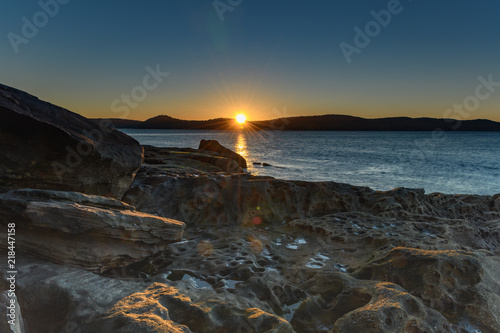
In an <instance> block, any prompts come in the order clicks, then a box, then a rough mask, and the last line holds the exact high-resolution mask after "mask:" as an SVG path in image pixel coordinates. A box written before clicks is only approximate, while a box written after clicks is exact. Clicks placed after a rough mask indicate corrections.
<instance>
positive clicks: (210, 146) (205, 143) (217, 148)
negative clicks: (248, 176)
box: [198, 140, 247, 169]
mask: <svg viewBox="0 0 500 333" xmlns="http://www.w3.org/2000/svg"><path fill="white" fill-rule="evenodd" d="M198 149H199V150H208V151H213V152H216V153H219V154H221V155H222V156H224V157H227V158H230V159H232V160H235V161H236V162H237V163H238V165H239V166H240V167H242V168H243V169H246V168H247V161H246V160H245V159H244V158H243V156H241V155H240V154H237V153H235V152H233V151H232V150H229V149H227V148H226V147H224V146H222V145H221V144H220V143H219V142H218V141H217V140H201V142H200V146H199V147H198Z"/></svg>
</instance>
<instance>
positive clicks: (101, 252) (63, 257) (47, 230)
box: [0, 190, 184, 272]
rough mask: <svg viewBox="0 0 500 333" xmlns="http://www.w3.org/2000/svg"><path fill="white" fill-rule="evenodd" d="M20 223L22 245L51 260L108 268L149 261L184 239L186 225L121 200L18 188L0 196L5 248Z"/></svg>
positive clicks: (19, 243) (18, 239)
mask: <svg viewBox="0 0 500 333" xmlns="http://www.w3.org/2000/svg"><path fill="white" fill-rule="evenodd" d="M8 223H15V224H16V249H17V250H20V251H24V252H27V253H29V254H31V255H33V256H36V257H40V258H44V259H46V260H49V261H52V262H56V263H61V264H66V265H70V266H76V267H81V268H84V269H86V270H89V271H96V272H98V271H104V270H107V269H110V268H113V267H118V266H123V265H127V264H130V263H133V262H136V261H139V260H142V259H144V258H145V257H147V256H150V255H152V254H154V253H156V252H158V251H160V250H162V249H164V248H165V246H166V244H167V243H168V242H172V241H175V240H178V239H180V238H181V236H182V233H183V230H184V223H182V222H179V221H176V220H172V219H167V218H162V217H158V216H153V215H149V214H144V213H141V212H138V211H136V210H135V209H134V207H132V206H129V205H127V204H124V203H122V202H120V201H117V200H114V199H109V198H104V197H99V196H94V195H85V194H81V193H75V192H59V191H47V190H12V191H10V192H7V193H4V194H1V195H0V225H2V231H0V235H1V239H0V247H1V248H4V249H5V248H7V243H6V242H7V235H6V234H5V232H6V231H7V224H8Z"/></svg>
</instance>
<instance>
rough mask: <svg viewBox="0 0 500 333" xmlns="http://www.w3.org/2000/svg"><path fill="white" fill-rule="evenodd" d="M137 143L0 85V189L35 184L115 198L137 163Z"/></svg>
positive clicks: (139, 159)
mask: <svg viewBox="0 0 500 333" xmlns="http://www.w3.org/2000/svg"><path fill="white" fill-rule="evenodd" d="M142 159H143V149H142V147H141V146H140V145H139V143H138V142H137V141H135V140H134V139H132V138H131V137H129V136H127V135H125V134H123V133H121V132H119V131H117V130H116V129H114V128H112V125H111V123H110V122H109V123H107V122H105V121H102V122H101V123H95V122H93V121H91V120H89V119H87V118H85V117H82V116H80V115H78V114H76V113H73V112H71V111H68V110H66V109H64V108H61V107H58V106H56V105H53V104H50V103H47V102H44V101H41V100H39V99H38V98H36V97H35V96H32V95H30V94H28V93H26V92H23V91H20V90H17V89H14V88H11V87H8V86H5V85H1V84H0V191H7V190H10V189H16V188H38V189H52V190H62V191H76V192H82V193H88V194H97V195H104V196H110V197H114V198H117V199H120V198H121V197H122V196H123V194H124V193H125V191H126V190H127V188H128V187H129V185H130V183H131V182H132V180H133V179H134V176H135V173H136V172H137V170H138V169H139V167H140V166H141V163H142Z"/></svg>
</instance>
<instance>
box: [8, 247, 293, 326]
mask: <svg viewBox="0 0 500 333" xmlns="http://www.w3.org/2000/svg"><path fill="white" fill-rule="evenodd" d="M0 267H1V268H2V272H4V271H5V270H3V269H4V268H6V267H5V266H4V264H3V263H2V264H0ZM18 271H19V274H18V281H17V283H18V287H19V289H20V290H22V291H21V292H20V293H19V294H20V296H19V302H20V304H21V306H22V307H23V312H24V313H25V314H26V318H27V321H28V322H29V323H31V325H28V329H29V332H30V333H52V332H74V331H78V332H82V333H101V332H102V333H108V332H119V333H126V332H127V333H128V332H129V333H132V332H134V333H135V332H172V333H173V332H206V333H212V332H269V333H272V332H276V333H287V332H293V330H292V328H291V326H290V324H289V323H288V322H286V321H285V320H284V319H282V318H280V317H278V316H276V315H273V314H270V313H267V312H265V311H263V310H260V309H259V308H258V307H255V305H261V306H262V304H263V303H262V302H260V301H259V300H257V299H255V298H254V299H253V300H252V299H250V300H247V299H245V298H242V297H238V296H235V295H231V294H228V293H222V294H219V293H217V292H215V291H213V290H210V289H199V288H197V287H196V286H195V285H194V283H193V282H192V281H189V280H185V281H169V280H166V279H163V281H162V282H154V281H151V280H148V281H145V280H143V279H131V278H129V279H120V278H116V277H113V278H110V277H105V276H100V275H97V274H93V273H90V272H86V271H82V270H80V269H77V268H70V267H64V266H59V265H55V264H50V263H46V262H43V261H40V260H37V259H30V258H24V257H23V258H22V259H21V262H20V264H19V267H18ZM111 273H112V274H117V273H116V272H115V271H111ZM156 279H157V280H162V278H161V277H160V276H159V277H157V278H156ZM4 284H6V281H5V276H3V277H2V279H0V286H1V287H4V286H3V285H4Z"/></svg>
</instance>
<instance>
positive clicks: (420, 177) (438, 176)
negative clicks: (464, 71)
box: [122, 129, 500, 195]
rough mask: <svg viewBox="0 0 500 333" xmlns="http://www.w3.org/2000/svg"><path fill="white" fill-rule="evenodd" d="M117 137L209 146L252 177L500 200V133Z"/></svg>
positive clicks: (158, 133) (145, 133) (133, 132)
mask: <svg viewBox="0 0 500 333" xmlns="http://www.w3.org/2000/svg"><path fill="white" fill-rule="evenodd" d="M122 131H123V132H125V133H127V134H128V135H130V136H132V137H133V138H135V139H136V140H138V141H139V142H140V143H141V144H143V145H153V146H159V147H180V148H185V147H190V148H198V145H199V143H200V140H202V139H205V140H206V139H215V140H218V141H219V142H220V143H221V144H222V145H224V146H226V147H227V148H229V149H232V150H234V151H236V152H238V153H239V154H241V155H243V156H244V157H245V158H246V159H247V162H248V169H247V170H248V172H251V173H252V174H255V175H262V176H272V177H276V178H281V179H289V180H305V181H335V182H339V183H348V184H352V185H359V186H368V187H371V188H373V189H375V190H390V189H393V188H396V187H407V188H423V189H424V190H425V191H426V193H431V192H442V193H453V194H485V195H492V194H496V193H500V132H357V131H356V132H355V131H346V132H341V131H251V132H249V131H241V132H224V131H205V130H139V129H122ZM254 163H267V164H270V165H271V166H265V167H264V166H262V165H259V164H254Z"/></svg>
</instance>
